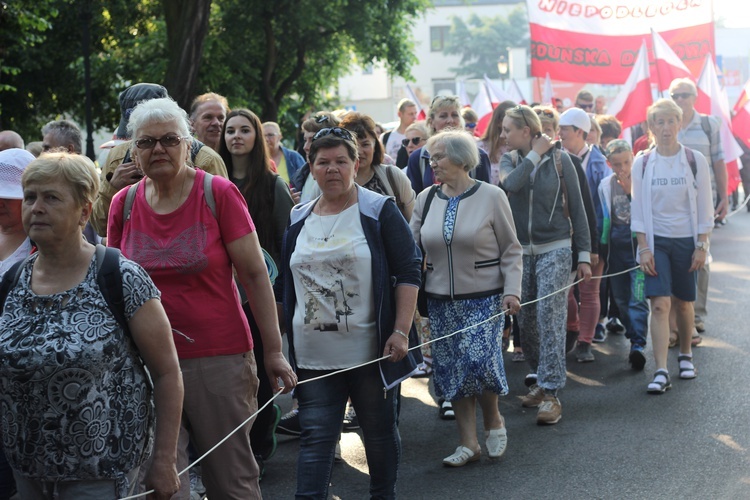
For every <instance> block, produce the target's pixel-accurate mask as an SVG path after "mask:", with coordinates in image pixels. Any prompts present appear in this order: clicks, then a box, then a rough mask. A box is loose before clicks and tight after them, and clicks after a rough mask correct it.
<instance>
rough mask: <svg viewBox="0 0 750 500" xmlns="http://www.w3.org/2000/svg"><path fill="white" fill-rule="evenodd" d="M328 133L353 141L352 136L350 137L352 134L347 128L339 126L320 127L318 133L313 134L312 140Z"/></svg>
mask: <svg viewBox="0 0 750 500" xmlns="http://www.w3.org/2000/svg"><path fill="white" fill-rule="evenodd" d="M329 135H333V136H336V137H338V138H339V139H344V140H346V141H354V137H352V134H351V133H350V132H349V131H348V130H346V129H345V128H339V127H331V128H324V129H320V130H319V131H318V133H316V134H315V135H314V136H313V138H312V140H313V141H315V140H317V139H320V138H321V137H326V136H329Z"/></svg>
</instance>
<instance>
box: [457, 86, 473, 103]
mask: <svg viewBox="0 0 750 500" xmlns="http://www.w3.org/2000/svg"><path fill="white" fill-rule="evenodd" d="M456 94H458V100H459V101H460V102H461V107H462V108H470V107H471V101H470V100H469V94H467V93H466V82H465V81H463V80H456Z"/></svg>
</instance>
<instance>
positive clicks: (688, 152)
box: [683, 146, 698, 179]
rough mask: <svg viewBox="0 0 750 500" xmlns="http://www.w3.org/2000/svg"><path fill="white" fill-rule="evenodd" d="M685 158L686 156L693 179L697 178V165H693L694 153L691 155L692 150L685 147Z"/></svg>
mask: <svg viewBox="0 0 750 500" xmlns="http://www.w3.org/2000/svg"><path fill="white" fill-rule="evenodd" d="M683 147H684V148H685V156H687V161H688V165H690V170H691V171H692V172H693V178H694V179H695V178H697V176H698V165H697V164H696V163H695V153H693V150H692V149H690V148H688V147H685V146H683Z"/></svg>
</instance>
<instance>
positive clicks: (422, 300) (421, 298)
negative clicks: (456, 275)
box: [417, 185, 439, 318]
mask: <svg viewBox="0 0 750 500" xmlns="http://www.w3.org/2000/svg"><path fill="white" fill-rule="evenodd" d="M438 187H439V186H438V185H434V186H432V187H431V188H430V192H429V193H427V199H426V200H425V202H424V211H423V212H422V225H424V221H425V219H427V213H428V212H429V211H430V205H432V199H433V198H434V197H435V193H436V192H437V190H438ZM422 225H420V226H419V229H420V233H421V230H422ZM419 249H420V250H421V251H422V284H421V285H419V293H417V311H419V315H420V316H422V317H424V318H426V317H427V292H425V289H424V285H425V282H426V281H427V266H426V265H425V263H426V260H427V257H426V254H425V251H424V248H422V242H421V241H420V242H419Z"/></svg>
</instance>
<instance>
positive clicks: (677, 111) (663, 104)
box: [646, 99, 682, 128]
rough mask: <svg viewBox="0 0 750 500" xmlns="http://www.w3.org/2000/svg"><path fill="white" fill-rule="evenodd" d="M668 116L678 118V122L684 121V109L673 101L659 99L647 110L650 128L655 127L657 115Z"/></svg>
mask: <svg viewBox="0 0 750 500" xmlns="http://www.w3.org/2000/svg"><path fill="white" fill-rule="evenodd" d="M659 113H661V114H666V115H672V116H676V117H677V121H678V122H681V121H682V108H680V107H679V106H678V105H677V104H675V102H674V101H673V100H672V99H659V100H658V101H656V102H655V103H653V104H652V105H651V106H649V108H648V109H647V110H646V121H648V126H649V128H651V127H653V126H654V122H655V121H656V115H657V114H659Z"/></svg>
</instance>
